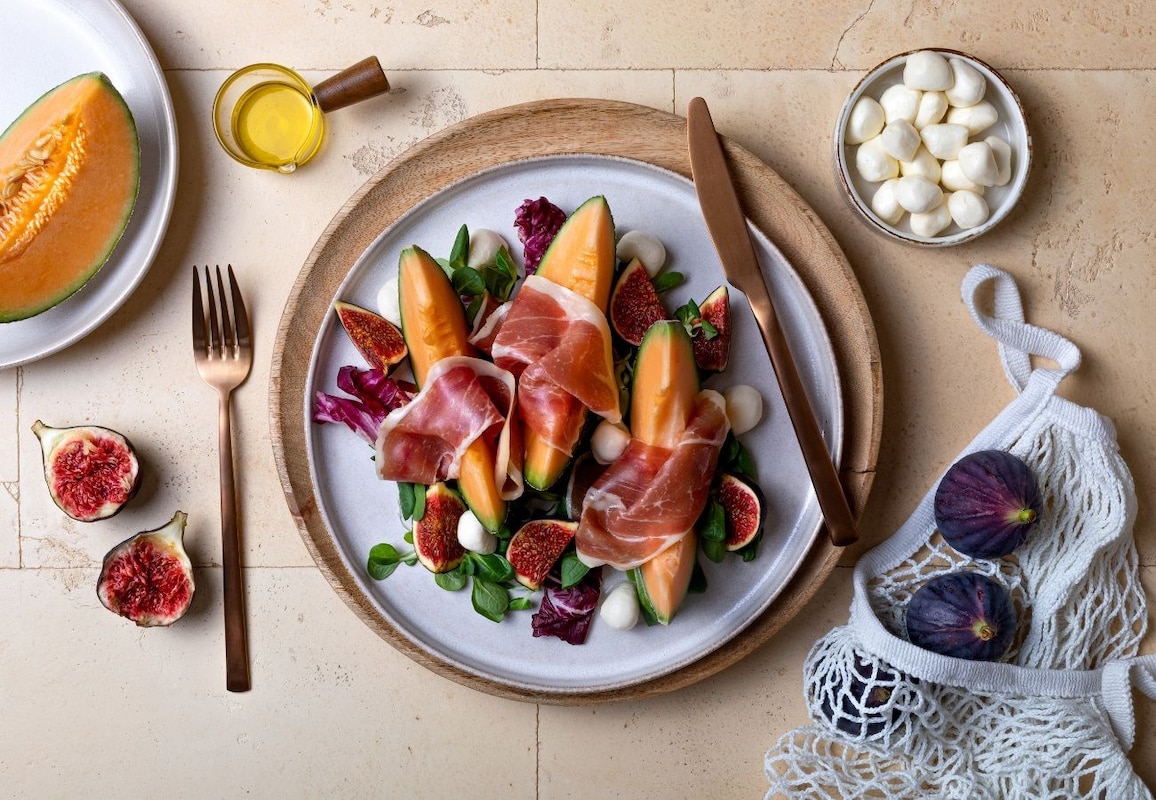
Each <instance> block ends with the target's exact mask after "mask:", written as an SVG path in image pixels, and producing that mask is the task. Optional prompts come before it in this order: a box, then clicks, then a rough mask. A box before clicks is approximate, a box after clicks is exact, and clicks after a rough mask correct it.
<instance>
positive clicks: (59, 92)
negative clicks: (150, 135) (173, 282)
mask: <svg viewBox="0 0 1156 800" xmlns="http://www.w3.org/2000/svg"><path fill="white" fill-rule="evenodd" d="M139 186H140V145H139V142H138V140H137V131H136V124H135V123H134V122H133V118H132V114H131V113H130V111H129V109H128V106H127V105H126V104H125V102H124V98H122V97H121V96H120V93H119V92H118V91H117V90H116V88H115V87H114V86H113V85H112V83H111V82H110V81H109V80H108V78H107V77H105V76H104V75H103V74H101V73H96V72H94V73H89V74H86V75H80V76H78V77H75V78H73V79H71V80H69V81H66V82H65V83H63V84H61V85H60V86H58V87H56V88H55V89H52V90H51V91H49V92H48V93H47V94H45V95H44V96H43V97H41V98H40V99H39V100H37V101H36V102H35V103H33V104H32V105H31V106H29V107H28V109H27V110H26V111H25V112H24V113H23V114H22V115H21V116H20V117H19V118H18V119H17V120H16V121H15V122H13V123H12V124H11V125H10V126H9V127H8V129H7V130H6V131H5V132H4V133H3V135H0V322H11V321H14V320H20V319H26V318H28V317H31V316H34V315H36V314H39V313H41V312H43V311H46V310H47V309H49V308H52V307H53V306H55V305H57V304H58V303H60V302H62V301H63V300H65V299H66V298H68V297H69V296H71V295H72V294H73V293H75V292H76V291H77V290H78V289H80V287H82V286H84V284H85V283H87V282H88V281H89V280H90V279H91V278H92V276H93V275H95V274H96V272H97V271H98V270H99V269H100V268H101V267H102V266H104V264H105V263H106V262H107V261H108V259H109V256H110V255H111V254H112V251H113V248H115V247H116V244H117V242H118V241H120V238H121V235H122V234H123V233H124V230H125V227H126V226H127V225H128V221H129V218H130V217H131V216H132V212H133V208H134V207H135V205H136V199H137V192H138V189H139Z"/></svg>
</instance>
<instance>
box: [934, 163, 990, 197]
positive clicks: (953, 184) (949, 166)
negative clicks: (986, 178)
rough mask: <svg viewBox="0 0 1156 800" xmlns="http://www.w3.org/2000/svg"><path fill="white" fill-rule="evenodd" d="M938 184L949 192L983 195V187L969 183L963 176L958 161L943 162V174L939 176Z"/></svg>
mask: <svg viewBox="0 0 1156 800" xmlns="http://www.w3.org/2000/svg"><path fill="white" fill-rule="evenodd" d="M939 182H940V183H942V184H943V188H944V189H947V190H948V191H949V192H960V191H967V192H975V193H976V194H983V187H982V186H980V185H979V184H978V183H973V182H972V181H969V180H968V179H967V176H966V175H964V174H963V168H962V167H960V166H959V161H957V160H955V159H950V160H948V161H944V162H943V174H942V175H941V176H940V178H939Z"/></svg>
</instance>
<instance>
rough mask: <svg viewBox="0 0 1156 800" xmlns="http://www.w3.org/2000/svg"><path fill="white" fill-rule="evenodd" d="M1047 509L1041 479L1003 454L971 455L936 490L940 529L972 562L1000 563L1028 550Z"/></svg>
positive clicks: (987, 452)
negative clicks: (1022, 548) (1023, 547)
mask: <svg viewBox="0 0 1156 800" xmlns="http://www.w3.org/2000/svg"><path fill="white" fill-rule="evenodd" d="M1040 509H1041V502H1040V493H1039V488H1038V487H1037V486H1036V479H1035V476H1033V475H1032V471H1031V469H1030V468H1029V467H1028V465H1027V464H1025V463H1024V462H1023V461H1022V460H1020V459H1019V458H1017V457H1016V456H1013V455H1012V454H1011V453H1005V452H1004V451H1002V450H981V451H979V452H976V453H970V454H968V455H966V456H964V457H963V458H961V459H960V460H959V461H957V462H956V463H955V464H953V465H952V466H951V469H949V470H948V471H947V474H945V475H944V476H943V479H942V480H940V482H939V486H938V488H937V489H936V490H935V524H936V526H937V527H938V528H939V532H940V534H941V535H942V536H943V538H944V539H945V540H947V543H948V544H950V545H951V546H952V547H954V548H955V549H956V550H958V551H959V552H961V553H963V554H964V555H968V556H971V557H972V558H999V557H1000V556H1006V555H1008V554H1009V553H1011V552H1012V551H1013V550H1015V549H1016V548H1017V547H1019V546H1020V545H1021V544H1023V542H1024V540H1025V539H1027V537H1028V534H1029V533H1031V531H1032V529H1033V528H1034V527H1035V525H1036V522H1037V520H1038V519H1039V515H1040Z"/></svg>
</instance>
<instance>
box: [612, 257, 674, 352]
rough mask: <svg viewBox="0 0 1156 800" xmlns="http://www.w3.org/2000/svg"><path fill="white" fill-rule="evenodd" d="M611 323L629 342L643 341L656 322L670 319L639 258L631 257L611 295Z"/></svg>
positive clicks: (637, 343) (639, 342)
mask: <svg viewBox="0 0 1156 800" xmlns="http://www.w3.org/2000/svg"><path fill="white" fill-rule="evenodd" d="M609 317H610V325H611V327H612V328H614V332H615V333H617V334H618V335H619V336H620V337H621V338H622V340H623V341H624V342H626V343H627V344H631V345H634V346H635V347H638V345H640V344H642V337H643V336H645V335H646V332H647V331H648V330H650V326H651V325H653V324H654V323H656V322H660V321H661V320H664V319H667V313H666V308H665V307H664V306H663V305H662V301H661V300H660V299H659V298H658V292H657V291H655V289H654V284H653V283H651V282H650V275H649V274H647V272H646V267H644V266H643V265H642V262H641V261H639V260H638V259H637V258H635V259H633V260H631V262H630V263H629V264H627V265H626V268H625V269H624V270H622V274H621V275H619V276H618V281H617V282H616V283H615V284H614V291H613V292H612V293H611V295H610V311H609Z"/></svg>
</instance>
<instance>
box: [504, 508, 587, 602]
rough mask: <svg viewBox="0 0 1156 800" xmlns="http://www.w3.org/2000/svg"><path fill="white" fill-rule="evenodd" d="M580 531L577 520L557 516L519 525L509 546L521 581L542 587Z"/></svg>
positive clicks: (512, 560)
mask: <svg viewBox="0 0 1156 800" xmlns="http://www.w3.org/2000/svg"><path fill="white" fill-rule="evenodd" d="M577 530H578V523H577V522H571V521H566V520H558V519H535V520H531V521H529V522H527V523H526V524H525V525H523V526H522V527H521V528H518V532H517V533H515V534H514V536H513V538H511V539H510V544H509V545H508V546H507V548H506V559H507V560H508V561H509V562H510V564H511V565H513V567H514V577H515V578H517V580H518V583H520V584H522V585H523V586H525V587H526V588H527V589H530V590H531V591H533V590H535V589H537V588H538V587H539V586H541V585H542V581H544V580H546V576H547V575H548V574H550V569H551V568H552V567H553V566H554V563H555V562H556V561H557V560H558V559H559V558H561V556H562V551H564V550H565V549H566V545H568V544H570V542H571V541H573V539H574V533H575V532H576V531H577Z"/></svg>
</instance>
